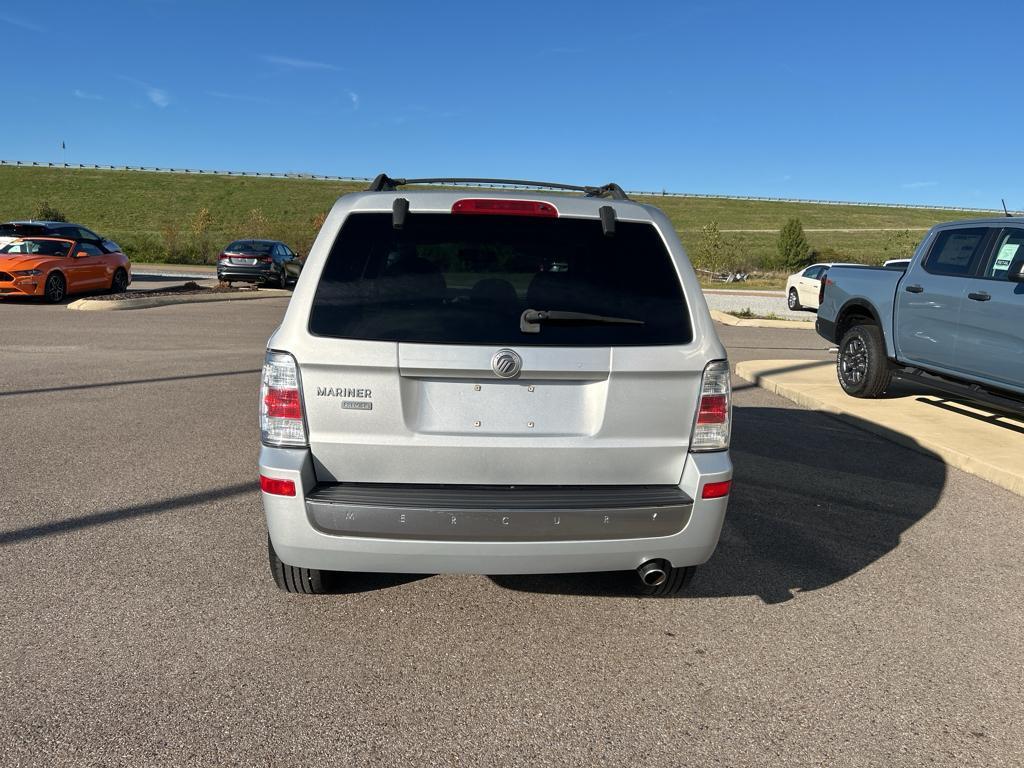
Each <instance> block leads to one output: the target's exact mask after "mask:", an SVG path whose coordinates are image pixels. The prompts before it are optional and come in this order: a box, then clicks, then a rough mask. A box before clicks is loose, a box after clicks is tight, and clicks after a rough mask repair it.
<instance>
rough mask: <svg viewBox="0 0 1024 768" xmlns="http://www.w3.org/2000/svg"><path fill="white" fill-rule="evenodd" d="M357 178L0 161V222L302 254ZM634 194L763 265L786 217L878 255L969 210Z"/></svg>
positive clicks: (130, 241) (815, 237)
mask: <svg viewBox="0 0 1024 768" xmlns="http://www.w3.org/2000/svg"><path fill="white" fill-rule="evenodd" d="M363 186H364V185H363V184H362V183H341V182H331V181H315V180H312V179H272V178H251V177H231V176H213V175H209V176H206V175H192V174H170V173H156V172H145V171H107V170H88V169H63V168H32V167H12V166H0V221H8V220H10V219H18V218H27V217H30V216H31V215H32V214H33V212H34V211H35V210H36V209H37V207H38V206H39V205H40V204H41V203H43V202H46V203H49V204H50V205H52V206H54V207H56V208H58V209H60V210H61V211H63V212H64V213H65V214H66V215H67V216H68V218H69V219H71V220H72V221H76V222H79V223H81V224H85V225H86V226H90V227H92V228H94V229H96V230H97V231H99V232H102V233H103V234H104V235H106V236H108V237H110V238H112V239H114V240H116V241H117V242H119V243H120V244H121V245H122V247H124V249H125V251H126V252H127V253H128V254H129V256H131V257H132V258H133V259H135V260H136V261H180V262H189V261H193V262H194V261H203V260H209V259H211V258H213V257H214V256H215V254H216V253H217V251H218V250H219V248H221V247H222V246H223V245H225V244H226V243H227V242H228V241H230V240H232V239H234V238H237V237H252V236H260V237H272V238H275V239H280V240H283V241H285V242H287V243H289V244H290V245H291V246H292V248H294V249H295V250H297V251H299V252H300V253H306V252H308V250H309V246H310V245H311V244H312V242H313V238H314V237H315V235H316V232H317V230H318V229H319V223H320V219H319V217H322V216H323V215H324V214H325V213H326V212H327V211H328V210H329V209H330V207H331V204H332V203H333V202H334V200H335V199H336V198H337V197H338V196H339V195H342V194H344V193H346V192H351V191H354V190H357V189H360V188H362V187H363ZM636 199H639V200H641V201H643V202H648V203H653V204H654V205H657V206H659V207H661V208H662V209H663V210H664V211H665V212H666V213H667V214H668V215H669V217H670V218H671V219H672V222H673V223H674V224H675V226H676V228H677V230H678V231H679V234H680V236H681V238H682V240H683V243H684V244H685V245H686V246H687V247H688V248H689V249H690V251H691V254H692V253H693V251H694V247H695V246H696V243H697V240H698V238H699V235H700V229H701V227H703V226H704V225H706V224H709V223H711V222H717V223H718V226H719V228H720V229H721V230H722V232H723V237H724V239H725V240H726V242H727V243H728V244H729V246H730V247H731V248H733V249H734V250H735V251H736V252H737V253H739V254H740V258H741V260H743V261H745V262H747V264H746V265H747V266H749V267H753V268H762V267H765V266H766V265H769V264H770V263H771V259H772V257H773V256H774V254H775V242H776V238H777V235H776V234H775V232H774V230H777V229H778V228H779V227H780V226H781V225H782V224H783V223H784V222H785V221H786V220H787V219H789V218H791V217H796V218H798V219H800V220H801V222H802V223H803V225H804V227H805V228H806V229H807V230H808V232H807V239H808V241H809V242H810V244H811V247H812V248H813V249H815V250H816V251H818V252H819V255H820V257H821V258H828V259H832V260H843V261H862V262H865V263H879V262H880V261H881V260H883V259H885V258H892V257H894V256H897V255H899V253H898V252H899V251H900V250H905V249H906V247H907V246H908V244H912V243H914V242H916V241H917V240H918V239H919V238H920V236H921V234H922V230H923V229H925V228H927V227H929V226H931V225H932V224H935V223H937V222H940V221H948V220H951V219H957V218H969V217H972V216H974V215H976V214H971V213H958V212H956V211H948V210H931V209H921V208H892V207H886V206H838V205H821V204H817V203H783V202H774V201H744V200H728V199H723V198H682V197H669V196H660V195H659V196H656V197H639V198H636ZM202 209H205V210H206V211H207V214H206V215H203V214H202V213H200V211H201V210H202ZM729 230H770V231H767V232H765V231H760V232H759V231H739V232H737V231H729ZM814 230H830V231H814ZM839 230H872V231H854V232H851V231H845V232H844V231H839ZM885 230H911V232H910V234H909V235H906V234H900V233H899V232H894V231H885Z"/></svg>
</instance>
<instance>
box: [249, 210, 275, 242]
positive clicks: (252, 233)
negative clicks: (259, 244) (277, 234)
mask: <svg viewBox="0 0 1024 768" xmlns="http://www.w3.org/2000/svg"><path fill="white" fill-rule="evenodd" d="M269 228H270V222H269V221H267V217H266V216H265V215H263V209H262V208H253V209H252V210H251V211H249V215H248V216H247V217H246V219H245V234H246V235H247V236H248V237H266V236H267V230H268V229H269Z"/></svg>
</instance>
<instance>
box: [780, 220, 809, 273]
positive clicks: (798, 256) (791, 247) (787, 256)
mask: <svg viewBox="0 0 1024 768" xmlns="http://www.w3.org/2000/svg"><path fill="white" fill-rule="evenodd" d="M778 254H779V257H778V258H779V261H778V266H780V267H782V268H783V269H797V268H798V267H802V266H804V265H805V264H807V260H808V258H809V257H810V255H811V246H810V245H809V244H808V243H807V238H806V237H804V227H803V225H802V224H801V223H800V219H790V220H789V221H787V222H786V223H785V224H783V225H782V230H781V231H780V232H779V247H778Z"/></svg>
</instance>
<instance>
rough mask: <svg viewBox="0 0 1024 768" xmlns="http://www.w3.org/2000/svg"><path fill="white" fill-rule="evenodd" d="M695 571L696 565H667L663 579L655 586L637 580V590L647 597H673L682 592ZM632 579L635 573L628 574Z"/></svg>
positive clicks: (688, 584)
mask: <svg viewBox="0 0 1024 768" xmlns="http://www.w3.org/2000/svg"><path fill="white" fill-rule="evenodd" d="M696 572H697V566H695V565H687V566H685V567H683V568H673V567H671V566H670V567H669V568H668V570H667V571H666V572H665V581H663V582H662V583H661V584H659V585H658V586H656V587H651V586H648V585H646V584H644V583H643V582H640V581H638V582H637V585H636V589H637V592H638V593H640V594H641V595H646V596H648V597H674V596H675V595H679V594H682V593H683V592H685V591H686V588H687V587H688V586H690V582H691V581H693V575H694V574H695V573H696ZM630 575H631V576H632V577H633V578H634V579H635V578H636V574H635V573H634V574H630Z"/></svg>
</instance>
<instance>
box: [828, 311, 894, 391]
mask: <svg viewBox="0 0 1024 768" xmlns="http://www.w3.org/2000/svg"><path fill="white" fill-rule="evenodd" d="M836 376H837V377H838V379H839V384H840V386H842V388H843V391H844V392H846V394H848V395H851V396H852V397H865V398H871V397H878V396H879V395H880V394H882V393H883V392H885V390H886V389H887V388H888V386H889V383H890V381H892V375H891V373H890V372H889V359H888V358H887V357H886V354H885V342H884V341H883V339H882V331H881V329H880V328H879V327H878V326H877V325H855V326H853V327H852V328H851V329H850V330H848V331H847V332H846V333H844V334H843V338H842V341H840V342H839V354H838V355H837V356H836Z"/></svg>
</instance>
